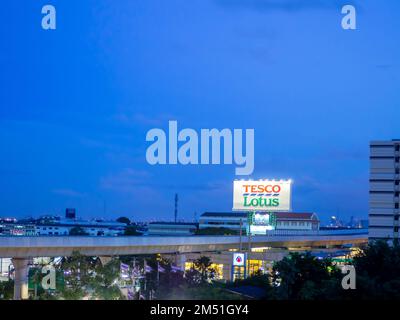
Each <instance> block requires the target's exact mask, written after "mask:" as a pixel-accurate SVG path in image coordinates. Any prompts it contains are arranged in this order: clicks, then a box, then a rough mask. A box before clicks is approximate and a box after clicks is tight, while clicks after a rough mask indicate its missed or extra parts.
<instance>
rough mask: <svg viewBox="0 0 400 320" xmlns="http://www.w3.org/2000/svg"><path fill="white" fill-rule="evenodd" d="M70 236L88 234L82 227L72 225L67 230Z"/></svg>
mask: <svg viewBox="0 0 400 320" xmlns="http://www.w3.org/2000/svg"><path fill="white" fill-rule="evenodd" d="M69 235H70V236H87V235H89V234H88V233H87V232H86V231H85V230H84V229H83V228H82V227H73V228H71V230H69Z"/></svg>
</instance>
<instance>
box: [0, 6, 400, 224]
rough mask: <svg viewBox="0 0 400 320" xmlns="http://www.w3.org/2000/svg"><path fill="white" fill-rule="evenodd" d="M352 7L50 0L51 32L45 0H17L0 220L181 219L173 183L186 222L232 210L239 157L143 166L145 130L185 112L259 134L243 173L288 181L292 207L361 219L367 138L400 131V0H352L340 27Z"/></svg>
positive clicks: (5, 72)
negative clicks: (226, 161) (347, 24)
mask: <svg viewBox="0 0 400 320" xmlns="http://www.w3.org/2000/svg"><path fill="white" fill-rule="evenodd" d="M305 3H307V4H305ZM344 3H345V2H343V1H339V0H338V1H326V2H324V1H304V2H299V1H292V0H285V1H281V2H279V4H278V3H277V2H276V3H275V2H274V5H272V4H271V2H270V1H252V0H251V1H246V2H238V1H223V0H194V1H191V2H190V4H189V3H187V2H185V1H183V0H171V1H168V2H166V1H161V0H151V1H146V2H132V1H127V0H120V1H118V2H111V1H106V0H97V1H85V2H78V1H68V2H65V1H56V0H55V1H52V4H54V5H55V7H56V8H57V29H56V30H43V29H42V28H41V11H40V10H41V6H42V5H43V4H42V3H38V2H35V1H28V2H27V1H22V0H17V1H7V3H6V4H3V6H5V7H4V9H3V10H2V12H1V13H0V15H1V17H0V21H1V23H2V24H3V28H0V33H1V38H2V40H3V41H2V44H1V50H0V61H1V65H2V72H1V73H0V82H1V86H0V101H1V107H0V158H1V159H2V160H1V162H0V217H7V216H14V217H17V218H22V217H28V216H33V217H37V216H39V215H43V214H52V215H63V214H64V210H65V208H67V207H72V208H76V210H77V215H78V216H80V217H84V218H88V219H90V218H98V217H103V218H105V219H116V218H118V217H120V216H127V217H129V218H132V219H134V220H137V221H143V220H150V219H152V218H153V217H154V220H173V219H174V197H175V193H178V194H179V207H178V219H185V220H187V221H189V220H192V219H193V217H194V213H195V212H197V216H199V215H200V214H201V213H203V212H205V211H230V210H231V209H232V187H233V180H234V179H241V178H245V177H242V176H236V175H235V165H212V166H211V165H198V166H183V165H175V166H174V165H166V166H157V165H155V166H152V165H150V164H148V163H147V161H146V148H147V147H148V145H149V143H147V142H146V140H145V139H146V133H147V132H148V130H150V129H152V128H162V129H164V130H166V129H167V127H168V121H170V120H171V121H173V120H176V121H178V123H179V126H180V127H182V128H194V129H195V130H199V129H201V128H217V129H224V128H228V129H234V128H239V129H248V128H252V129H254V134H255V153H254V172H253V174H252V175H251V176H249V177H248V178H252V179H272V178H275V179H280V178H282V179H289V178H290V179H292V180H293V196H292V209H293V211H296V212H316V213H317V214H318V216H319V218H320V219H321V220H323V221H328V220H329V218H330V216H332V215H335V216H338V217H340V218H341V219H342V220H345V221H348V220H350V217H351V216H354V217H357V218H364V217H365V218H367V216H368V188H369V171H368V170H369V142H370V141H371V140H390V139H392V138H396V137H399V136H400V133H399V126H398V119H399V117H400V108H399V102H400V87H399V86H400V85H399V83H400V81H399V79H398V78H399V74H400V65H399V63H398V57H399V56H400V43H399V41H397V39H400V10H399V9H400V3H399V2H398V1H394V0H389V1H385V3H384V5H383V4H382V3H381V2H378V1H373V0H365V1H351V4H353V5H354V6H355V7H356V9H357V29H356V30H343V29H342V28H341V18H342V14H341V10H340V8H341V5H343V4H344ZM10 12H11V13H12V14H10ZM7 30H12V32H10V31H7ZM104 210H105V212H106V214H105V215H104V214H103V213H104Z"/></svg>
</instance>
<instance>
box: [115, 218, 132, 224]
mask: <svg viewBox="0 0 400 320" xmlns="http://www.w3.org/2000/svg"><path fill="white" fill-rule="evenodd" d="M117 222H120V223H125V224H127V225H129V224H131V220H129V218H127V217H119V218H118V219H117Z"/></svg>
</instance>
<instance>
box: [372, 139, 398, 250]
mask: <svg viewBox="0 0 400 320" xmlns="http://www.w3.org/2000/svg"><path fill="white" fill-rule="evenodd" d="M399 160H400V139H399V140H392V141H371V143H370V177H369V179H370V180H369V186H370V187H369V239H370V240H379V239H384V240H388V241H389V242H390V243H393V241H397V239H398V238H399V216H400V209H399V191H400V186H399V182H400V161H399Z"/></svg>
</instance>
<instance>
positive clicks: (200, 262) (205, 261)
mask: <svg viewBox="0 0 400 320" xmlns="http://www.w3.org/2000/svg"><path fill="white" fill-rule="evenodd" d="M193 264H194V267H195V270H197V271H199V272H200V276H201V282H209V281H211V280H213V279H214V277H215V270H214V269H213V268H211V265H212V261H211V259H210V258H209V257H206V256H202V257H200V258H199V259H197V260H195V261H194V262H193Z"/></svg>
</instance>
